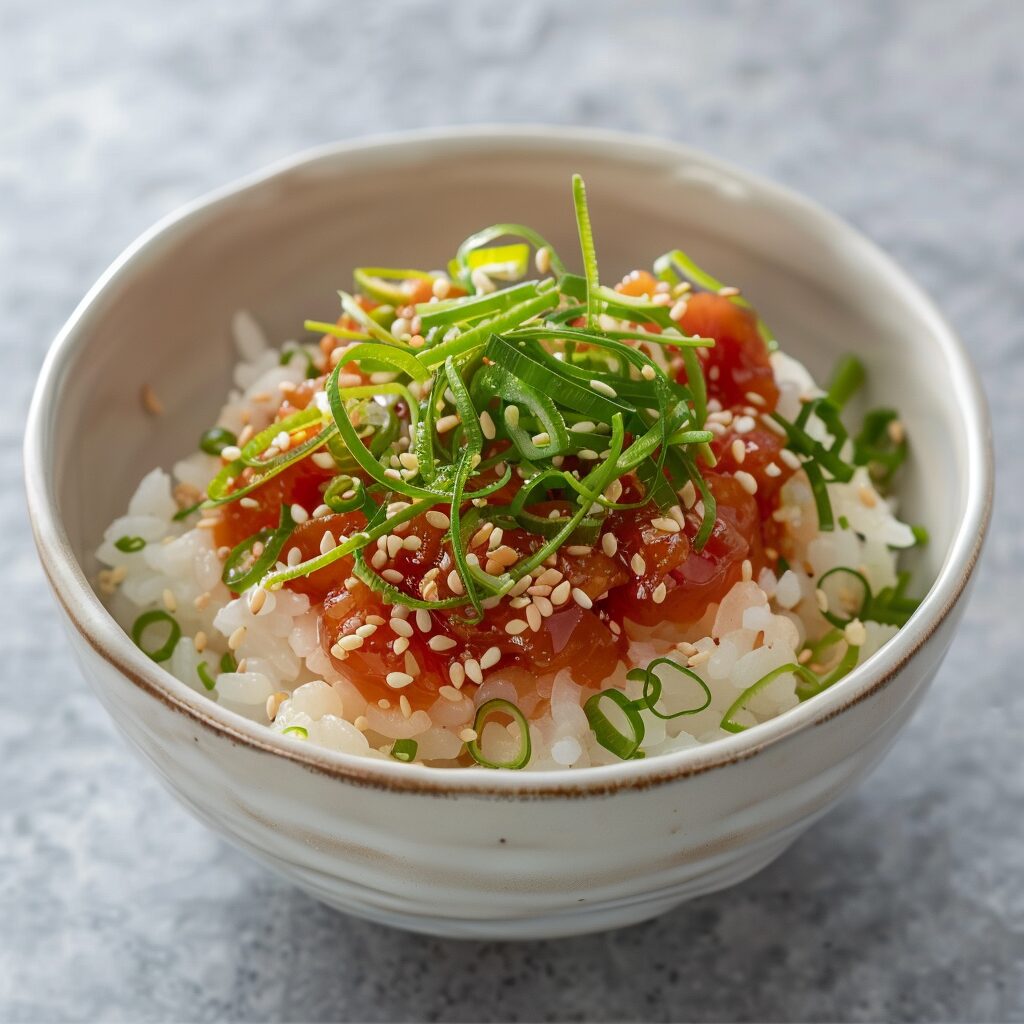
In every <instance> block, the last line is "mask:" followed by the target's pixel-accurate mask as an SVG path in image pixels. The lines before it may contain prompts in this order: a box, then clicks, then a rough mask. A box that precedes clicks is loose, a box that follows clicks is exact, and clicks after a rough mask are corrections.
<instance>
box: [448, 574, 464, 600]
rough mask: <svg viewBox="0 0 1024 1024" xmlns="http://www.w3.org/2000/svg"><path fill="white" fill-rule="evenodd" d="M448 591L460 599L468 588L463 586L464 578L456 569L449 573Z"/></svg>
mask: <svg viewBox="0 0 1024 1024" xmlns="http://www.w3.org/2000/svg"><path fill="white" fill-rule="evenodd" d="M448 589H449V590H450V591H451V592H452V593H453V594H455V595H456V596H460V597H461V596H462V595H463V594H464V593H465V592H466V588H465V587H464V586H463V585H462V578H461V577H460V576H459V574H458V572H456V570H455V569H452V571H451V572H450V573H448Z"/></svg>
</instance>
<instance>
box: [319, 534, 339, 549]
mask: <svg viewBox="0 0 1024 1024" xmlns="http://www.w3.org/2000/svg"><path fill="white" fill-rule="evenodd" d="M337 546H338V545H337V541H336V540H335V539H334V534H333V533H331V531H330V530H325V531H324V535H323V536H322V537H321V538H320V554H321V555H326V554H327V552H328V551H333V550H334V548H336V547H337Z"/></svg>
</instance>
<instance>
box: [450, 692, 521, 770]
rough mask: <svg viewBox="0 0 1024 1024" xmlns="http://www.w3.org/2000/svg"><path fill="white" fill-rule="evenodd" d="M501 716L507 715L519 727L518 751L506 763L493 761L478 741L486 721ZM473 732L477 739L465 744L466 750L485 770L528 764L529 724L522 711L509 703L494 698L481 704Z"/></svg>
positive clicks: (480, 738)
mask: <svg viewBox="0 0 1024 1024" xmlns="http://www.w3.org/2000/svg"><path fill="white" fill-rule="evenodd" d="M501 714H504V715H508V716H509V717H510V718H511V719H512V721H514V722H515V723H516V724H517V725H518V726H519V749H518V750H517V751H516V753H515V755H514V756H513V757H511V758H510V759H509V760H507V761H493V760H491V759H490V758H488V757H487V756H486V755H485V754H484V752H483V751H482V750H481V749H480V741H481V740H482V739H483V732H484V726H485V725H486V724H487V721H488V719H490V718H492V717H493V716H494V715H501ZM473 731H474V732H475V733H476V737H477V738H476V739H475V740H470V741H469V742H468V743H467V744H466V750H468V751H469V756H470V757H472V758H473V760H474V761H476V763H477V764H481V765H483V766H484V767H485V768H512V769H519V768H525V767H526V766H527V765H528V764H529V763H530V753H531V746H530V724H529V723H528V722H527V721H526V716H525V715H524V714H523V713H522V711H520V710H519V708H517V707H516V706H515V704H513V703H512V702H511V701H507V700H502V699H501V698H500V697H495V698H494V699H493V700H489V701H487V702H486V703H484V704H481V705H480V707H479V708H478V709H477V713H476V718H475V719H474V720H473Z"/></svg>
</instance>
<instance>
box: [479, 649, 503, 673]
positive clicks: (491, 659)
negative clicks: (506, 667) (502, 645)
mask: <svg viewBox="0 0 1024 1024" xmlns="http://www.w3.org/2000/svg"><path fill="white" fill-rule="evenodd" d="M499 661H501V651H500V650H499V649H498V648H497V647H488V648H487V650H486V651H484V653H483V654H482V655H481V656H480V667H481V668H483V669H488V668H494V666H495V665H497V664H498V662H499Z"/></svg>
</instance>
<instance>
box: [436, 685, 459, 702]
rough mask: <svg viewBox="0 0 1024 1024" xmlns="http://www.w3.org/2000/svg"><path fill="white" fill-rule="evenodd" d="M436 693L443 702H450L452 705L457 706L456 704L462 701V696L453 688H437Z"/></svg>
mask: <svg viewBox="0 0 1024 1024" xmlns="http://www.w3.org/2000/svg"><path fill="white" fill-rule="evenodd" d="M437 692H438V693H439V694H441V696H442V697H444V699H445V700H450V701H451V702H452V703H453V704H458V702H459V701H460V700H462V694H461V693H459V691H458V690H456V689H455V687H454V686H442V687H439V688H438V691H437Z"/></svg>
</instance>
